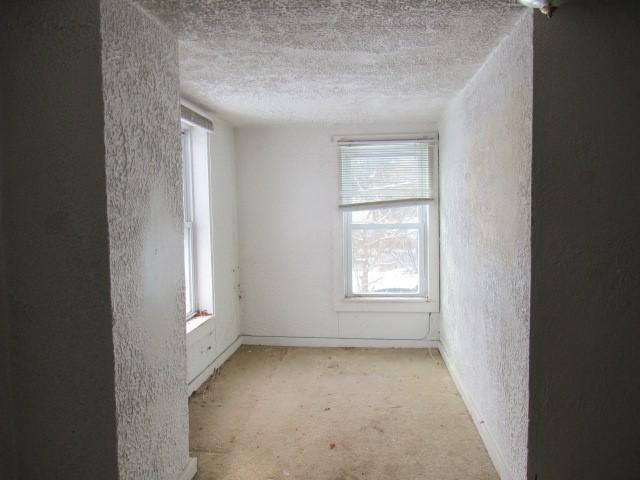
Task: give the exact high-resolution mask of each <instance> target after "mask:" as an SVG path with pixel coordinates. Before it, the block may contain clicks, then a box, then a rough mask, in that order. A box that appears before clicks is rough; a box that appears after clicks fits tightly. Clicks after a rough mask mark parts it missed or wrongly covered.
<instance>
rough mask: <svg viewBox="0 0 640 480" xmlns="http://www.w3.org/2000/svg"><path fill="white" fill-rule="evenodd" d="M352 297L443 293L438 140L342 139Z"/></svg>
mask: <svg viewBox="0 0 640 480" xmlns="http://www.w3.org/2000/svg"><path fill="white" fill-rule="evenodd" d="M338 146H339V147H338V148H339V156H340V197H341V198H340V208H341V209H342V211H343V213H342V215H343V226H344V287H345V288H344V290H345V296H346V297H418V298H426V299H430V300H431V299H433V298H434V297H435V296H437V278H438V272H437V205H436V195H435V187H434V176H435V171H434V169H435V167H434V165H435V159H434V156H435V140H434V139H431V138H419V139H408V140H385V141H380V140H370V141H362V140H350V141H340V142H338Z"/></svg>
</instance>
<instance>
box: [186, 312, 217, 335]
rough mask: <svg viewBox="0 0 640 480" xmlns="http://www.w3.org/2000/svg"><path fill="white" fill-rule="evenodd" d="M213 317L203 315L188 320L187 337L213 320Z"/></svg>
mask: <svg viewBox="0 0 640 480" xmlns="http://www.w3.org/2000/svg"><path fill="white" fill-rule="evenodd" d="M212 318H213V315H202V316H200V317H193V318H192V319H190V320H187V335H189V334H190V333H191V332H193V331H194V330H196V329H197V328H198V327H200V326H202V325H204V324H205V323H206V322H207V320H211V319H212Z"/></svg>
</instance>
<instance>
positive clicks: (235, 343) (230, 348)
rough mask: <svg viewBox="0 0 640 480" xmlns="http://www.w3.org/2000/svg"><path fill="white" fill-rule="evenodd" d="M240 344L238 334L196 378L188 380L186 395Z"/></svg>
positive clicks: (198, 385) (211, 373)
mask: <svg viewBox="0 0 640 480" xmlns="http://www.w3.org/2000/svg"><path fill="white" fill-rule="evenodd" d="M240 345H242V336H238V338H236V339H235V340H234V341H233V343H231V344H230V345H229V346H228V347H227V348H225V349H224V350H223V351H222V353H221V354H220V355H218V356H217V357H216V358H215V359H214V360H213V362H211V363H210V364H209V366H208V367H207V368H205V369H204V370H203V371H202V372H200V374H198V376H197V377H196V378H194V379H193V380H191V382H189V385H188V386H187V396H191V394H192V393H193V392H195V391H196V390H197V389H198V388H200V386H201V385H202V384H203V383H204V382H205V381H206V380H207V379H208V378H209V377H210V376H211V375H213V372H215V370H216V368H219V367H220V366H221V365H222V364H223V363H224V362H226V361H227V360H228V359H229V357H230V356H231V355H233V354H234V353H235V352H236V350H238V348H240Z"/></svg>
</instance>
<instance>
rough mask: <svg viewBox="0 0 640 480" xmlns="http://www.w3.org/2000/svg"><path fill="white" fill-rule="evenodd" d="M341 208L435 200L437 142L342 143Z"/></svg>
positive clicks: (383, 205) (419, 140)
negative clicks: (434, 167)
mask: <svg viewBox="0 0 640 480" xmlns="http://www.w3.org/2000/svg"><path fill="white" fill-rule="evenodd" d="M338 148H339V156H340V207H341V208H343V209H356V208H368V207H369V208H373V207H376V206H380V207H387V206H392V205H394V204H398V205H402V204H405V203H420V202H425V201H428V200H432V199H433V196H434V189H433V156H434V141H433V139H413V140H385V141H381V140H375V141H339V142H338Z"/></svg>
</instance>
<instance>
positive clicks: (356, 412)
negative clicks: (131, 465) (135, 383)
mask: <svg viewBox="0 0 640 480" xmlns="http://www.w3.org/2000/svg"><path fill="white" fill-rule="evenodd" d="M189 411H190V412H189V417H190V427H191V435H190V436H191V455H192V456H197V457H198V476H197V477H196V478H197V479H198V480H209V479H225V480H232V479H233V480H262V479H265V480H267V479H270V480H271V479H273V480H275V479H282V480H292V479H296V480H298V479H299V480H356V479H357V480H363V479H369V480H378V479H389V480H418V479H433V480H449V479H451V480H454V479H455V480H476V479H477V480H480V479H483V480H484V479H498V475H497V473H496V471H495V469H494V468H493V465H492V464H491V461H490V459H489V456H488V455H487V452H486V450H485V448H484V446H483V444H482V441H481V440H480V436H479V435H478V432H477V431H476V429H475V427H474V425H473V423H472V421H471V418H470V416H469V414H468V413H467V410H466V409H465V406H464V404H463V402H462V399H461V398H460V395H459V394H458V392H457V390H456V388H455V386H454V384H453V381H452V380H451V377H450V376H449V373H448V372H447V370H446V368H445V366H444V364H443V361H442V358H441V357H440V354H439V353H438V351H437V350H396V349H391V350H390V349H346V348H274V347H255V346H246V345H245V346H243V347H241V348H240V349H239V350H238V351H237V352H236V353H235V354H234V355H233V356H232V357H231V359H229V360H228V361H227V363H226V364H225V365H224V366H223V367H222V369H221V372H220V374H219V376H218V377H217V378H215V379H210V380H209V381H208V382H207V383H206V384H205V385H204V386H203V387H202V388H201V389H200V390H199V391H198V392H196V393H194V395H193V396H192V397H191V399H190V401H189Z"/></svg>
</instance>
